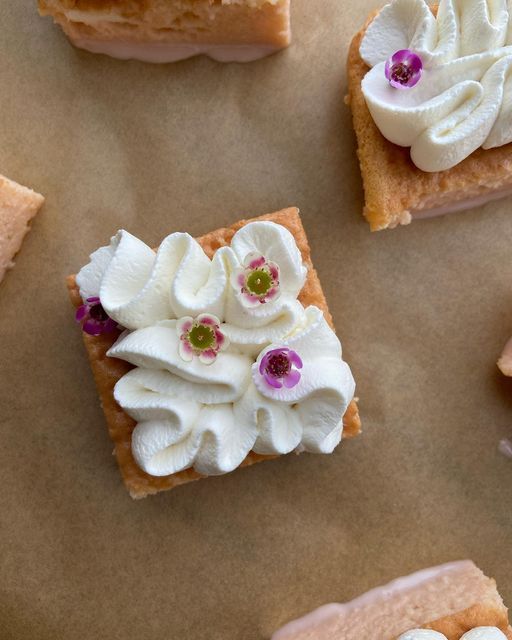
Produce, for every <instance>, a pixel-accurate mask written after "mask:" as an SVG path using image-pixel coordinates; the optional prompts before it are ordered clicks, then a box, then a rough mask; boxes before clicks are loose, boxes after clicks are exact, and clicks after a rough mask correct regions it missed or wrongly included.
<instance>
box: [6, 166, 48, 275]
mask: <svg viewBox="0 0 512 640" xmlns="http://www.w3.org/2000/svg"><path fill="white" fill-rule="evenodd" d="M43 202H44V198H43V196H42V195H40V194H39V193H36V192H35V191H32V189H28V188H27V187H23V186H21V185H20V184H18V183H17V182H14V181H13V180H9V179H8V178H5V177H4V176H0V282H1V281H2V279H3V277H4V276H5V273H6V271H7V270H8V269H11V268H12V267H13V266H14V262H13V258H14V256H15V255H16V254H17V253H18V251H19V250H20V248H21V244H22V242H23V238H24V237H25V235H26V234H27V233H28V231H29V230H30V221H31V220H32V218H33V217H34V216H35V215H36V213H37V212H38V211H39V209H40V208H41V206H42V205H43Z"/></svg>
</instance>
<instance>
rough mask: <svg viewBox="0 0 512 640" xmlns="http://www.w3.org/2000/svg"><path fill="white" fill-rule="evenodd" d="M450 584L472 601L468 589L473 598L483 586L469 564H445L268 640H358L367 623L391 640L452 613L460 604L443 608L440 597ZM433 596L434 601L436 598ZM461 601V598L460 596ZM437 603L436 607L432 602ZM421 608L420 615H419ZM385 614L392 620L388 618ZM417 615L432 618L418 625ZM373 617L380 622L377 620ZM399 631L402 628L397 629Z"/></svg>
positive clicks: (324, 610)
mask: <svg viewBox="0 0 512 640" xmlns="http://www.w3.org/2000/svg"><path fill="white" fill-rule="evenodd" d="M451 576H453V577H451ZM484 581H485V582H484ZM454 582H462V583H463V584H462V585H459V591H460V590H461V589H462V591H464V589H465V587H464V583H468V582H470V583H471V585H470V586H469V587H468V588H467V592H468V596H469V597H472V596H474V595H475V594H471V593H470V592H471V590H472V587H473V589H474V590H475V592H476V591H478V590H479V589H484V588H486V586H487V578H485V577H484V576H483V574H482V573H481V572H480V571H479V569H477V568H476V567H475V565H474V564H473V563H472V562H471V561H469V560H464V561H459V562H451V563H448V564H444V565H441V566H438V567H433V568H431V569H425V570H423V571H418V572H417V573H413V574H412V575H410V576H406V577H403V578H398V579H397V580H393V581H392V582H390V583H389V584H387V585H384V586H382V587H377V588H375V589H372V590H371V591H368V592H367V593H365V594H363V595H362V596H359V597H358V598H355V600H352V601H351V602H348V603H345V604H328V605H325V606H323V607H320V608H319V609H316V610H315V611H313V612H312V613H309V614H308V615H306V616H304V617H302V618H299V619H298V620H294V621H293V622H290V623H288V624H287V625H285V626H284V627H283V628H282V629H280V630H279V631H277V632H276V633H275V634H274V635H273V636H272V640H292V639H295V638H297V640H299V638H300V640H302V639H304V640H306V639H307V640H309V639H311V640H313V639H315V640H323V639H324V638H325V639H326V640H327V639H328V640H331V638H332V639H334V638H335V639H336V640H345V639H346V638H347V639H349V640H351V639H352V638H353V637H354V638H358V637H360V638H361V640H362V639H363V638H365V637H367V636H366V634H367V632H368V629H366V628H365V625H366V624H367V623H368V620H370V619H372V620H371V622H370V623H369V624H370V626H371V627H372V628H373V629H374V630H375V627H373V625H375V624H377V625H378V624H381V623H382V625H383V626H384V628H385V629H388V630H389V633H390V635H389V637H390V638H391V637H396V635H398V634H399V633H402V632H404V631H407V630H408V629H410V628H413V626H415V625H414V624H413V622H415V623H416V624H425V623H427V622H429V621H430V620H431V619H437V618H438V617H441V616H442V615H449V614H450V613H452V612H451V611H450V610H449V608H450V606H451V605H455V606H458V605H459V604H461V602H460V599H461V598H460V596H456V597H459V601H458V602H454V603H449V602H448V599H447V601H446V602H443V600H444V596H443V594H442V593H441V592H444V591H448V592H450V591H452V589H451V586H452V585H451V583H454ZM481 583H482V584H481ZM484 585H485V586H484ZM415 592H416V593H415ZM411 593H414V597H413V598H408V597H407V596H408V594H411ZM438 593H439V594H440V595H437V594H438ZM444 595H446V594H444ZM463 598H464V595H462V599H463ZM433 599H434V600H436V602H435V603H434V604H432V602H431V601H432V600H433ZM423 600H424V601H425V602H427V601H428V602H429V605H430V608H431V610H428V611H427V608H428V605H426V606H425V607H420V605H419V603H420V602H422V601H423ZM439 600H441V602H438V601H439ZM390 602H391V603H392V605H390ZM371 608H373V610H371ZM422 608H424V609H425V610H424V611H421V609H422ZM375 609H377V619H375V616H376V613H375ZM391 610H392V611H393V617H390V616H389V613H390V611H391ZM422 615H426V616H429V615H432V616H433V617H432V618H430V617H427V619H424V620H419V619H415V618H418V617H420V618H421V616H422ZM379 617H380V618H383V617H384V618H385V619H384V620H380V619H379ZM401 625H404V626H403V628H401V629H400V627H401ZM408 625H409V626H408ZM356 627H358V628H356ZM393 627H395V630H393ZM379 631H380V630H379ZM377 636H378V637H379V638H384V634H383V633H377Z"/></svg>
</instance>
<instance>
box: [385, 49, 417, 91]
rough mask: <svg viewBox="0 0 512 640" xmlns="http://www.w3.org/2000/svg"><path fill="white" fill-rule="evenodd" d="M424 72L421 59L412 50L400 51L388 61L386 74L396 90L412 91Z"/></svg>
mask: <svg viewBox="0 0 512 640" xmlns="http://www.w3.org/2000/svg"><path fill="white" fill-rule="evenodd" d="M422 71H423V63H422V61H421V58H420V57H419V56H418V55H417V54H416V53H414V51H411V50H410V49H400V51H397V52H396V53H394V54H393V55H392V56H391V58H389V59H388V60H387V61H386V66H385V67H384V73H385V75H386V78H387V79H388V80H389V84H390V85H391V86H392V87H394V88H395V89H410V88H411V87H414V85H416V84H417V83H418V82H419V80H420V78H421V74H422Z"/></svg>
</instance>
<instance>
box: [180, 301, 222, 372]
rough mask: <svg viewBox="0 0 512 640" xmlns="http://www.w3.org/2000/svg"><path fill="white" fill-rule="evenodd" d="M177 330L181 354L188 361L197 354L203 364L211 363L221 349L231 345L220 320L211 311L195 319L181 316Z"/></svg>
mask: <svg viewBox="0 0 512 640" xmlns="http://www.w3.org/2000/svg"><path fill="white" fill-rule="evenodd" d="M176 331H177V332H178V336H179V338H180V346H179V350H180V356H181V357H182V358H183V360H185V361H186V362H191V361H192V360H193V359H194V356H197V357H198V358H199V360H200V361H201V362H202V363H203V364H211V363H212V362H213V361H214V360H215V358H216V357H217V355H218V353H219V351H223V350H224V349H226V348H227V347H228V346H229V340H228V338H227V336H225V335H224V334H223V333H222V331H221V330H220V320H219V319H218V318H217V317H216V316H214V315H212V314H210V313H202V314H201V315H199V316H197V318H195V319H194V318H191V317H189V316H185V317H184V318H180V319H179V320H178V321H177V322H176Z"/></svg>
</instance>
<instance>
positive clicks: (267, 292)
mask: <svg viewBox="0 0 512 640" xmlns="http://www.w3.org/2000/svg"><path fill="white" fill-rule="evenodd" d="M231 284H232V286H233V288H234V289H235V291H238V293H239V295H240V298H241V300H242V303H243V305H244V306H246V307H257V306H258V305H260V304H265V303H266V302H269V301H270V300H275V299H276V298H278V297H279V293H280V291H279V267H278V266H277V264H276V263H275V262H271V261H270V260H267V259H266V258H265V256H263V255H261V254H259V253H254V252H253V253H249V254H248V255H247V256H246V258H245V260H244V262H243V267H242V268H239V269H235V270H234V271H233V273H232V276H231Z"/></svg>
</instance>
